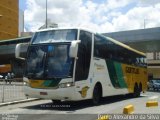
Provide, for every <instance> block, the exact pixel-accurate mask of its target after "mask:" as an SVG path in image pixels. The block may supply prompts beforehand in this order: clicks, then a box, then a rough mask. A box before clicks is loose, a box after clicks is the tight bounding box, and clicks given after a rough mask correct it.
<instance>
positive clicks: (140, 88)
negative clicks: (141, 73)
mask: <svg viewBox="0 0 160 120" xmlns="http://www.w3.org/2000/svg"><path fill="white" fill-rule="evenodd" d="M139 90H140V93H141V92H142V91H143V89H142V83H140V84H139Z"/></svg>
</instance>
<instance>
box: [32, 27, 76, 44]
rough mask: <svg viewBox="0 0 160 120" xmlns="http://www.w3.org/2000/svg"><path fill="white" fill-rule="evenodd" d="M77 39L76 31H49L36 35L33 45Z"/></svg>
mask: <svg viewBox="0 0 160 120" xmlns="http://www.w3.org/2000/svg"><path fill="white" fill-rule="evenodd" d="M76 39H77V30H76V29H60V30H48V31H42V32H37V33H35V35H34V37H33V38H32V44H38V43H53V42H65V41H66V42H67V41H72V40H76Z"/></svg>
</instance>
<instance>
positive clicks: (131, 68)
mask: <svg viewBox="0 0 160 120" xmlns="http://www.w3.org/2000/svg"><path fill="white" fill-rule="evenodd" d="M126 73H133V74H139V69H138V68H134V67H126Z"/></svg>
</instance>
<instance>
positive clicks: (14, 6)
mask: <svg viewBox="0 0 160 120" xmlns="http://www.w3.org/2000/svg"><path fill="white" fill-rule="evenodd" d="M18 24H19V0H0V40H4V39H11V38H17V37H18V29H19V25H18Z"/></svg>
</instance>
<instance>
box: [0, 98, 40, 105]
mask: <svg viewBox="0 0 160 120" xmlns="http://www.w3.org/2000/svg"><path fill="white" fill-rule="evenodd" d="M36 100H40V99H39V98H29V99H25V100H19V101H13V102H6V103H0V107H2V106H7V105H13V104H19V103H26V102H32V101H36Z"/></svg>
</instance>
